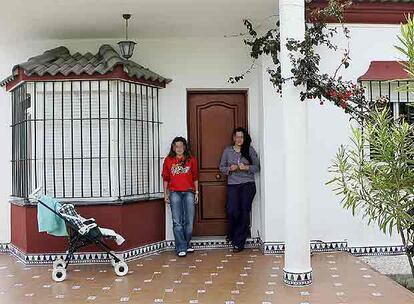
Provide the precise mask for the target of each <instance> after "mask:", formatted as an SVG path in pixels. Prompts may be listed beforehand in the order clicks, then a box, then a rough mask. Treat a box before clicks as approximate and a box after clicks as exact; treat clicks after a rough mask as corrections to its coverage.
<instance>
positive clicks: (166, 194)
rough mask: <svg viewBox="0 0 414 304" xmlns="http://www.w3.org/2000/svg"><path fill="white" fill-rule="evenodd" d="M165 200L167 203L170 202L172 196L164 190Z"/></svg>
mask: <svg viewBox="0 0 414 304" xmlns="http://www.w3.org/2000/svg"><path fill="white" fill-rule="evenodd" d="M164 202H165V203H166V204H169V203H170V196H169V195H168V193H165V192H164Z"/></svg>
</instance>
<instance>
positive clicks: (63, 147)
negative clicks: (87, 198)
mask: <svg viewBox="0 0 414 304" xmlns="http://www.w3.org/2000/svg"><path fill="white" fill-rule="evenodd" d="M61 84H62V116H61V119H62V178H63V179H62V190H63V197H66V188H65V140H64V136H65V125H64V121H65V120H64V119H63V118H64V116H63V115H64V110H63V108H64V106H63V103H64V100H63V93H64V88H63V81H62V82H61Z"/></svg>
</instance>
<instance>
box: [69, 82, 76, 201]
mask: <svg viewBox="0 0 414 304" xmlns="http://www.w3.org/2000/svg"><path fill="white" fill-rule="evenodd" d="M70 140H71V150H72V151H71V154H72V155H71V156H72V160H71V161H72V197H75V168H74V163H75V161H74V150H75V149H74V147H73V143H74V141H73V81H71V82H70Z"/></svg>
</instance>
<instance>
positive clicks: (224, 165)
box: [219, 149, 230, 175]
mask: <svg viewBox="0 0 414 304" xmlns="http://www.w3.org/2000/svg"><path fill="white" fill-rule="evenodd" d="M219 169H220V171H221V173H223V174H226V175H229V174H230V166H229V164H228V156H227V152H226V149H224V151H223V154H222V155H221V160H220V166H219Z"/></svg>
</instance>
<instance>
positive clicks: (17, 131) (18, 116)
mask: <svg viewBox="0 0 414 304" xmlns="http://www.w3.org/2000/svg"><path fill="white" fill-rule="evenodd" d="M19 100H20V87H18V88H17V89H16V101H15V102H16V133H17V138H16V173H17V181H16V182H17V183H16V185H17V194H18V195H19V197H21V196H22V193H21V178H22V176H21V169H20V124H19V122H20V113H19V112H20V108H19V107H20V103H19Z"/></svg>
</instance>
